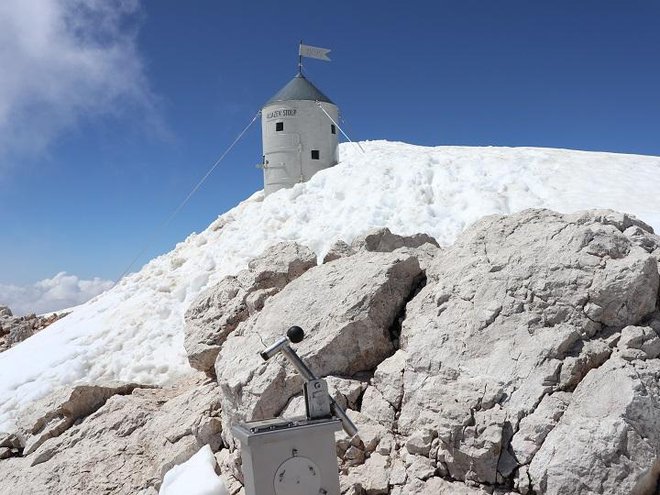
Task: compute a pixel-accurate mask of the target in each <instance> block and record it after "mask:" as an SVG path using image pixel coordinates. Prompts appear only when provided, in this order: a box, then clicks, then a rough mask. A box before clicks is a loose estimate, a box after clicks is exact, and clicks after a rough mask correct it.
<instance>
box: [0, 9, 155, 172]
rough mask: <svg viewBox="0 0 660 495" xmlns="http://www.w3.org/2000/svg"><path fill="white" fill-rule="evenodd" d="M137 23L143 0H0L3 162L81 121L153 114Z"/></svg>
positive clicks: (34, 150)
mask: <svg viewBox="0 0 660 495" xmlns="http://www.w3.org/2000/svg"><path fill="white" fill-rule="evenodd" d="M139 21H140V5H139V0H2V1H1V2H0V68H1V69H0V72H1V75H0V160H2V161H0V163H3V162H6V161H7V160H6V159H7V158H9V157H11V156H13V155H17V154H18V155H22V154H25V153H38V152H40V151H43V149H44V148H46V147H47V146H48V144H49V143H51V142H52V141H53V140H54V139H55V138H56V137H57V136H58V135H60V134H61V133H62V132H64V131H65V130H67V129H70V128H71V127H73V126H75V125H76V124H77V123H78V122H79V121H80V120H81V119H82V118H89V117H90V116H95V115H99V114H120V113H122V112H123V111H125V110H126V109H129V108H132V109H139V110H141V111H142V112H143V115H148V114H152V113H153V96H152V95H151V93H150V90H149V87H148V84H147V79H146V77H145V73H144V67H143V63H142V60H141V57H140V55H139V53H138V50H137V44H136V35H137V31H138V27H139ZM3 159H4V160H3Z"/></svg>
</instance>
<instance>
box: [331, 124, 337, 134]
mask: <svg viewBox="0 0 660 495" xmlns="http://www.w3.org/2000/svg"><path fill="white" fill-rule="evenodd" d="M330 132H332V133H333V134H337V129H335V124H330Z"/></svg>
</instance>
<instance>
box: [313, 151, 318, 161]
mask: <svg viewBox="0 0 660 495" xmlns="http://www.w3.org/2000/svg"><path fill="white" fill-rule="evenodd" d="M318 159H319V150H312V160H318Z"/></svg>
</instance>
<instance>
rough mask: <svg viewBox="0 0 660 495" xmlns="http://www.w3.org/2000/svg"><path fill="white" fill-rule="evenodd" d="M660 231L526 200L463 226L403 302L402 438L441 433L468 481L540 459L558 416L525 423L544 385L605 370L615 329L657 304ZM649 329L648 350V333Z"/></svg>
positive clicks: (454, 465) (458, 475)
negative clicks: (537, 206)
mask: <svg viewBox="0 0 660 495" xmlns="http://www.w3.org/2000/svg"><path fill="white" fill-rule="evenodd" d="M630 227H635V229H633V231H634V238H632V237H631V236H630V235H631V232H633V231H631V230H629V229H630ZM626 232H628V235H627V234H626ZM656 240H657V237H656V236H654V235H653V234H652V233H651V231H650V229H648V226H646V225H645V224H643V223H642V222H638V221H636V220H635V219H634V218H632V217H629V216H627V215H623V214H617V213H615V212H584V213H578V214H573V215H562V214H559V213H553V212H549V211H546V210H527V211H524V212H521V213H519V214H516V215H511V216H509V217H502V216H493V217H488V218H486V219H483V220H481V221H480V222H478V223H477V224H475V225H474V226H472V227H471V228H469V229H468V230H467V231H466V232H464V233H463V234H462V235H461V236H460V237H459V238H458V240H457V241H456V243H455V244H454V245H453V246H451V247H450V248H448V249H446V250H444V251H441V252H440V253H439V254H438V255H437V256H436V257H435V258H434V260H433V261H432V262H431V263H430V265H429V267H428V268H427V270H426V274H427V284H426V286H425V287H424V288H423V289H422V290H421V292H420V293H419V295H418V296H417V297H415V298H414V299H413V300H412V301H411V302H410V303H409V304H408V306H407V308H406V319H405V320H404V322H403V325H402V331H401V348H402V351H403V352H404V353H405V354H403V355H404V356H405V363H404V365H403V396H402V401H401V406H400V411H398V412H397V414H398V428H399V432H400V434H401V435H402V436H403V440H404V442H407V441H408V439H410V438H412V437H413V436H414V435H416V434H418V432H419V431H424V430H431V431H433V432H435V433H434V435H437V437H438V441H439V444H438V449H437V452H435V456H436V459H437V461H438V462H439V466H444V467H442V468H441V471H442V470H444V469H446V470H447V473H448V474H449V476H451V477H452V478H453V479H456V480H465V481H466V482H476V483H487V484H496V483H502V482H503V481H504V477H509V476H511V474H512V473H514V472H515V470H516V467H517V464H518V463H519V462H529V460H530V458H531V459H532V460H531V462H532V465H534V459H535V458H536V456H538V455H540V454H541V450H542V449H543V445H545V444H546V443H547V442H548V441H549V439H550V435H551V434H552V432H551V431H549V430H552V429H553V426H554V424H555V423H554V421H556V419H554V418H556V417H557V415H558V414H559V412H558V411H556V410H555V409H553V408H551V407H550V406H549V404H546V405H544V406H543V408H545V407H546V406H547V407H550V410H549V411H547V412H544V411H543V408H542V409H541V411H540V412H539V415H538V416H534V415H533V417H532V418H530V419H529V421H527V422H524V421H522V420H523V419H524V418H525V417H527V416H529V415H530V414H533V413H534V411H535V410H536V409H537V407H538V405H539V403H542V399H543V398H544V397H545V396H548V394H554V393H557V392H559V391H560V390H562V389H565V390H568V391H571V390H573V389H574V388H575V387H578V388H579V387H580V384H581V382H582V381H583V380H585V379H586V378H584V377H585V375H586V376H587V377H588V376H590V373H593V372H594V371H597V370H600V369H601V368H603V367H604V366H606V364H607V363H608V362H609V360H611V359H614V358H613V357H612V356H613V352H612V345H611V344H612V342H613V340H612V339H613V338H618V337H614V336H615V335H617V334H619V332H620V330H619V329H620V328H622V327H625V326H627V325H638V324H639V323H640V322H641V321H642V320H644V318H645V317H648V316H649V315H650V314H652V313H653V312H654V311H655V309H656V303H657V297H658V284H659V277H658V261H657V258H656V256H655V255H654V254H653V253H654V252H655V251H653V252H649V250H648V249H649V246H653V245H656ZM645 246H646V248H645ZM654 249H655V248H654ZM601 335H602V337H601ZM644 335H645V337H643V339H646V338H647V337H646V336H648V339H649V340H648V342H649V346H648V348H649V349H650V351H651V354H650V355H653V352H655V347H654V343H653V342H654V340H653V335H652V334H649V333H645V334H644ZM637 340H639V339H637ZM637 340H636V339H634V338H633V339H629V340H625V341H624V343H625V342H631V344H630V345H637ZM644 342H646V340H644ZM622 345H624V344H622ZM626 345H628V344H626ZM639 345H640V346H641V345H643V344H641V343H639ZM634 362H635V363H638V361H634ZM635 365H636V366H637V364H635ZM599 367H600V368H599ZM590 370H591V371H590ZM381 388H384V387H383V386H381ZM594 397H595V396H594ZM592 400H595V399H592ZM570 407H573V406H569V408H570ZM563 420H564V418H563V417H562V419H561V420H560V421H563ZM645 421H646V422H647V423H648V422H649V421H651V419H650V416H649V417H647V419H645ZM559 424H561V422H560V423H559ZM519 426H520V428H522V432H521V434H520V436H519V437H518V438H517V439H516V440H515V443H514V445H515V447H514V448H513V449H512V450H511V449H510V447H509V442H510V441H511V439H512V438H514V439H515V438H516V436H515V433H516V431H517V430H518V428H519ZM558 427H559V426H555V429H556V428H558ZM598 433H602V432H598ZM544 435H547V436H544ZM569 437H570V435H568V434H567V435H566V438H565V442H569ZM544 439H545V440H544ZM413 444H414V442H413V443H411V445H413ZM425 447H426V446H424V448H425ZM557 448H558V447H557ZM537 449H541V450H538V452H537V453H536V455H534V451H535V450H537ZM570 450H571V451H574V450H575V449H570ZM422 451H423V450H422ZM512 451H513V452H517V453H518V455H520V457H521V459H519V460H518V461H516V459H515V456H514V455H513V454H511V452H512ZM432 452H433V449H429V456H430V455H431V454H432ZM572 455H573V456H574V457H575V456H577V454H576V453H573V454H572ZM591 455H595V453H593V451H591ZM523 460H524V461H523ZM635 462H641V458H640V459H637V460H636V461H635ZM439 469H440V468H439ZM629 469H631V470H632V465H631V466H629ZM502 472H504V474H502ZM530 472H533V473H534V476H538V473H536V471H532V470H530ZM603 472H605V473H607V472H609V473H611V472H613V471H612V470H611V469H610V470H609V471H608V469H607V468H605V467H603V468H602V472H601V475H603ZM604 476H607V474H604ZM553 482H554V481H553ZM548 486H549V485H548ZM534 489H535V490H538V485H535V488H534ZM410 493H412V492H410ZM537 493H543V492H539V491H537ZM557 493H559V492H557ZM562 493H563V492H562ZM566 493H568V492H566ZM612 493H615V492H612ZM616 493H623V492H622V491H618V492H616Z"/></svg>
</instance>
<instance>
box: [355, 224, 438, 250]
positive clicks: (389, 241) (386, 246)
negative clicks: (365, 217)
mask: <svg viewBox="0 0 660 495" xmlns="http://www.w3.org/2000/svg"><path fill="white" fill-rule="evenodd" d="M427 243H428V244H432V245H433V246H435V247H438V242H437V241H436V240H435V239H434V238H433V237H431V236H430V235H428V234H414V235H412V236H401V235H397V234H393V233H392V232H391V231H390V229H388V228H387V227H384V228H378V229H372V230H370V231H368V232H367V233H366V234H364V235H361V236H359V237H357V238H356V239H355V240H354V241H353V242H352V243H351V247H352V248H353V249H354V250H358V251H359V250H365V251H377V252H381V253H391V252H392V251H394V250H395V249H399V248H402V247H408V248H418V247H420V246H422V245H424V244H427Z"/></svg>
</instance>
